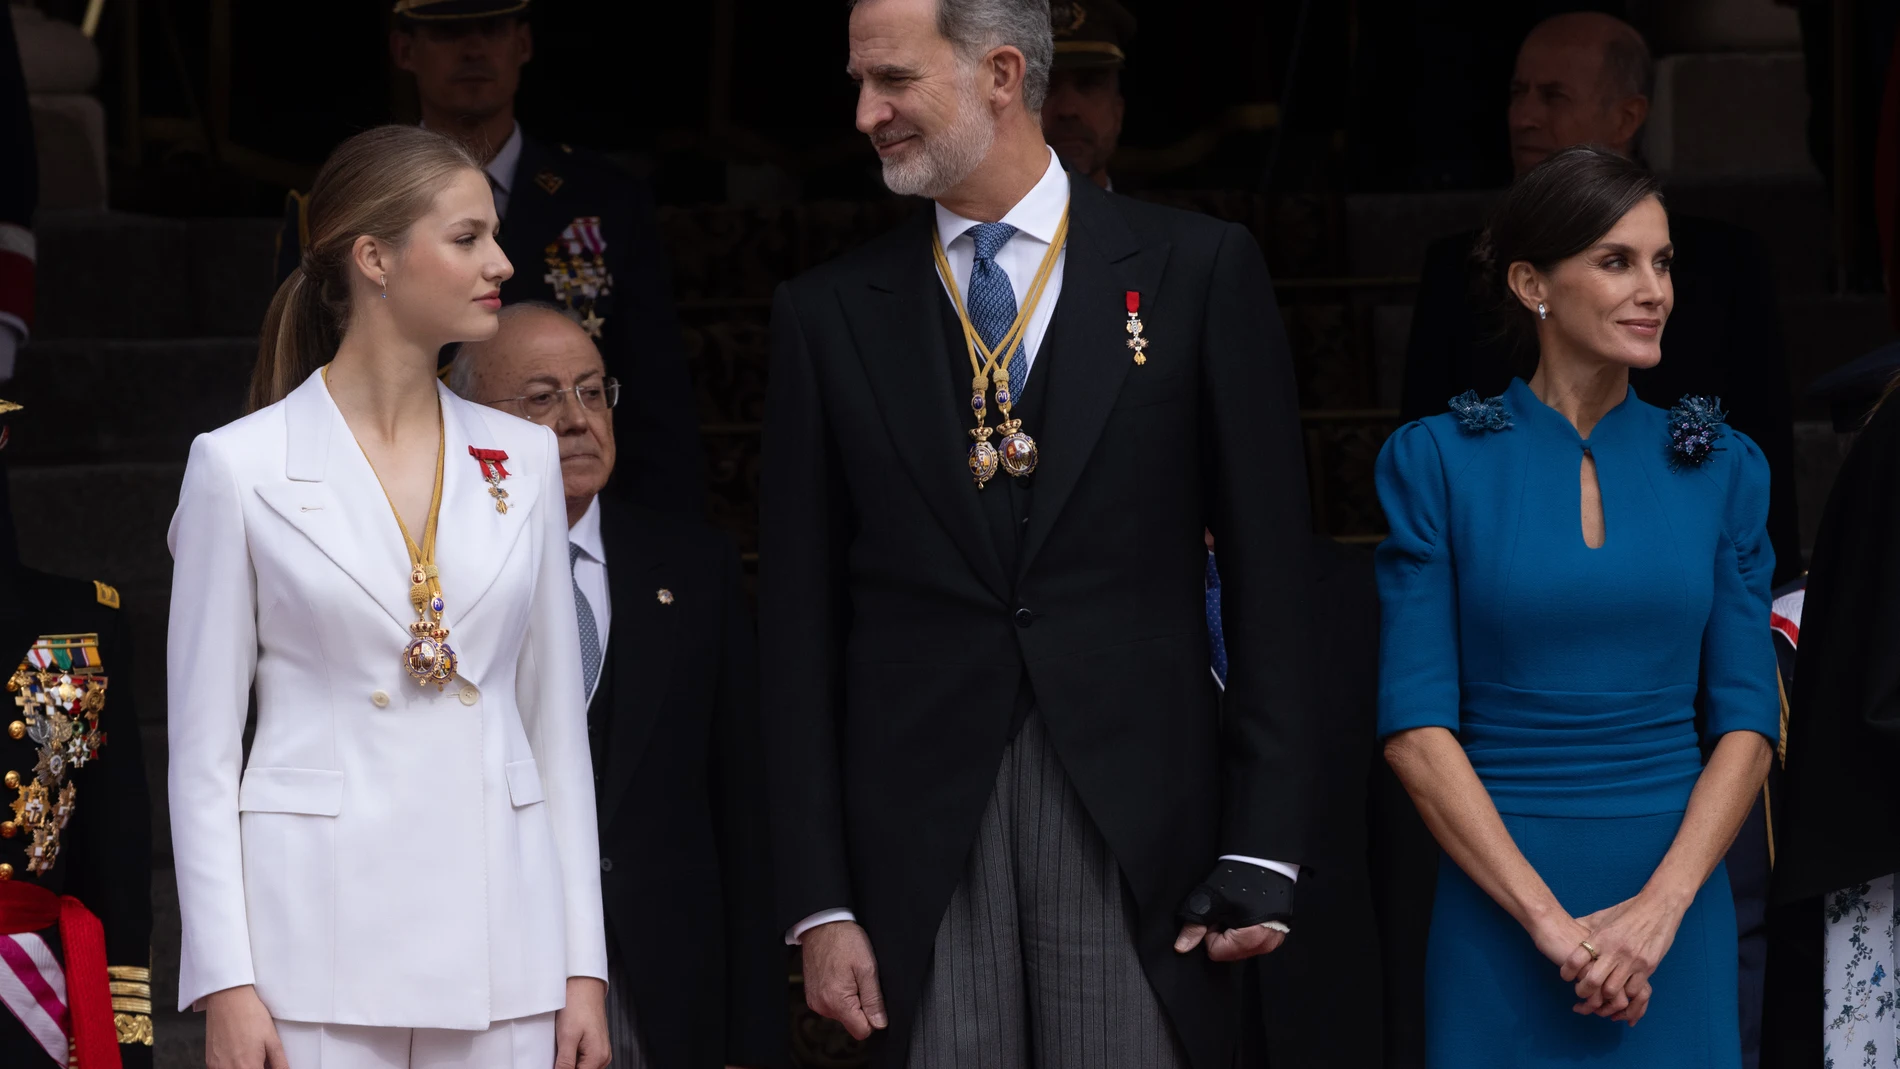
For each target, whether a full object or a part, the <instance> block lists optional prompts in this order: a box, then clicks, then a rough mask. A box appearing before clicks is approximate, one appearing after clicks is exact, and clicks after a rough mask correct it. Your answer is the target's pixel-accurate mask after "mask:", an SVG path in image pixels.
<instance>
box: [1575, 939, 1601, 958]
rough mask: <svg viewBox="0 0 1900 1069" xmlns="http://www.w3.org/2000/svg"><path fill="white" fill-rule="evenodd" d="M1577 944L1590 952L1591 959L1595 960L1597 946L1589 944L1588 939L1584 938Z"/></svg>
mask: <svg viewBox="0 0 1900 1069" xmlns="http://www.w3.org/2000/svg"><path fill="white" fill-rule="evenodd" d="M1577 945H1578V946H1580V947H1582V948H1583V949H1585V950H1587V951H1589V952H1590V960H1591V961H1595V960H1597V948H1596V947H1593V946H1591V945H1590V941H1589V940H1588V939H1585V940H1584V941H1583V942H1581V943H1578V944H1577Z"/></svg>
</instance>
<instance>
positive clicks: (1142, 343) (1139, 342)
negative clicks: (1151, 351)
mask: <svg viewBox="0 0 1900 1069" xmlns="http://www.w3.org/2000/svg"><path fill="white" fill-rule="evenodd" d="M1124 329H1126V330H1127V331H1128V347H1129V348H1130V349H1133V350H1134V351H1135V363H1136V364H1146V363H1147V362H1148V339H1147V338H1144V337H1142V336H1141V332H1142V329H1143V328H1142V325H1141V294H1139V293H1137V292H1135V291H1134V290H1129V291H1128V326H1127V327H1126V328H1124Z"/></svg>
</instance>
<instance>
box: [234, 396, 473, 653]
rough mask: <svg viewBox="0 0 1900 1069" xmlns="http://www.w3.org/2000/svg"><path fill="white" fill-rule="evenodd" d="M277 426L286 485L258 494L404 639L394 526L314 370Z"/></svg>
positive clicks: (405, 586) (399, 547) (403, 562)
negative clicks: (282, 430)
mask: <svg viewBox="0 0 1900 1069" xmlns="http://www.w3.org/2000/svg"><path fill="white" fill-rule="evenodd" d="M284 422H285V426H286V439H287V440H286V442H285V447H286V452H285V464H284V474H285V476H286V480H287V481H285V482H281V483H261V484H259V485H258V487H257V494H258V496H259V497H261V498H263V499H264V502H265V503H266V504H268V505H269V506H270V507H271V509H272V510H273V511H275V512H276V513H277V514H278V515H279V516H282V517H283V518H284V520H285V522H287V523H289V524H290V525H291V526H293V527H295V528H296V529H297V530H299V531H301V532H303V535H304V537H306V538H308V539H310V541H311V542H312V543H314V544H315V545H316V547H317V548H318V549H319V550H321V551H322V552H323V554H324V556H326V557H329V558H330V560H331V561H332V562H334V563H335V564H336V566H337V567H339V568H341V569H343V571H344V572H345V573H346V574H348V575H349V577H350V578H351V579H353V580H355V581H356V584H357V585H358V586H360V587H362V588H363V592H364V593H365V594H367V595H369V597H370V599H371V600H373V601H375V602H376V603H377V604H378V605H381V606H382V607H383V610H384V611H385V612H387V613H388V614H389V618H390V620H392V621H393V622H394V623H395V624H396V627H397V629H398V635H399V637H406V636H407V633H408V628H409V624H410V622H411V621H413V620H414V619H415V611H414V609H412V608H411V607H410V605H409V554H408V550H407V549H406V548H404V546H403V541H402V528H401V527H399V526H397V524H396V516H395V513H393V512H391V511H390V508H389V499H388V498H387V497H385V496H384V495H383V491H382V485H381V484H380V483H378V482H377V481H376V472H375V471H374V470H373V469H372V468H371V467H370V466H369V460H368V459H367V458H365V457H364V456H363V450H362V449H361V448H360V447H358V446H357V444H356V439H355V438H354V437H353V436H352V435H351V434H350V428H349V424H347V423H345V422H344V421H343V414H342V413H341V412H339V411H338V410H337V407H336V404H335V402H333V401H332V400H331V399H330V391H329V390H328V389H326V388H325V387H324V384H323V379H322V372H318V373H317V374H314V375H312V376H310V377H309V378H308V379H306V380H304V384H303V385H302V386H299V387H297V389H296V390H294V391H292V392H291V394H290V396H289V397H287V398H285V399H284ZM444 493H445V494H446V493H447V491H446V488H445V490H444Z"/></svg>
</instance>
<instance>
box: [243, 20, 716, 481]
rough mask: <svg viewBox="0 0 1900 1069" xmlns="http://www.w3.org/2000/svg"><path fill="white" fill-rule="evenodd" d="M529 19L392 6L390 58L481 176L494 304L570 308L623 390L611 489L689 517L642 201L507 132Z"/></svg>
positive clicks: (576, 157)
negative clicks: (487, 202) (496, 278)
mask: <svg viewBox="0 0 1900 1069" xmlns="http://www.w3.org/2000/svg"><path fill="white" fill-rule="evenodd" d="M528 15H529V12H528V3H527V0H397V3H396V7H395V29H394V30H393V31H392V32H391V34H390V55H391V59H392V61H393V62H394V64H395V66H397V67H398V68H400V69H402V70H406V71H409V72H410V73H412V74H414V75H415V79H416V96H417V99H418V101H419V102H420V104H421V106H422V123H423V125H424V126H427V127H428V128H429V129H431V130H440V131H441V132H443V133H445V134H449V135H451V136H453V137H455V138H457V139H458V140H460V141H462V142H464V143H465V144H467V145H468V146H469V148H470V149H471V150H473V151H474V152H475V155H476V156H477V157H478V158H480V159H481V160H483V161H484V162H485V164H486V166H487V170H488V179H489V185H490V186H491V187H493V189H494V191H495V210H496V212H497V214H499V215H500V217H501V231H500V232H499V233H498V234H497V235H496V237H497V238H498V239H499V240H500V242H501V248H502V251H503V252H504V253H506V254H507V256H508V262H509V263H510V264H513V265H514V269H515V273H514V277H512V278H510V279H509V280H508V281H506V282H504V283H502V286H501V299H502V301H503V302H504V303H507V304H514V303H516V302H518V301H529V300H540V301H548V302H550V303H553V304H557V305H561V306H563V307H565V308H568V309H569V310H571V311H572V312H573V313H574V316H575V318H576V319H578V320H580V321H582V322H583V323H584V324H585V325H586V326H587V329H588V333H589V334H591V335H592V336H593V338H594V342H595V344H597V345H598V346H600V352H601V356H602V357H603V358H604V359H605V360H606V361H607V374H608V375H610V376H612V377H613V378H615V379H618V380H619V381H620V382H621V383H623V384H624V385H625V391H624V392H623V393H622V395H621V405H620V407H619V408H617V409H615V410H614V424H615V430H616V431H617V433H618V434H619V435H620V438H621V440H622V441H624V442H626V443H627V447H628V451H629V452H630V453H631V454H632V455H633V456H636V457H638V458H639V463H636V464H628V465H627V466H626V467H625V468H624V469H622V470H621V472H620V473H619V475H618V477H617V478H616V479H615V480H614V485H613V487H612V489H611V491H610V492H612V493H614V494H617V495H619V496H621V497H624V498H625V499H626V500H628V501H632V502H635V503H637V504H641V505H645V506H647V507H649V508H658V509H661V510H664V511H667V512H681V513H685V514H688V515H693V516H698V515H701V514H703V513H704V511H705V507H706V485H705V452H704V450H703V449H702V448H701V446H700V439H699V413H698V410H697V407H696V405H695V402H694V400H693V385H692V381H691V376H690V375H689V373H688V370H687V366H686V353H685V350H684V348H683V346H682V344H681V340H680V333H679V324H678V318H677V316H676V314H675V312H674V308H673V297H672V283H671V281H670V279H669V277H668V271H667V265H666V252H665V249H664V248H663V247H662V246H661V243H660V231H659V223H658V221H657V219H656V217H655V215H654V208H653V193H652V190H651V189H650V188H649V187H648V185H647V184H646V183H645V182H643V181H641V180H640V179H638V178H636V177H634V176H633V175H632V174H629V173H628V172H627V171H626V170H625V169H623V168H621V167H620V166H618V165H616V164H615V163H613V162H612V161H611V160H608V159H607V158H605V157H603V156H600V155H598V154H596V153H593V152H589V151H587V150H586V149H581V148H575V147H573V146H570V145H555V144H550V143H548V142H546V141H542V140H540V139H538V138H536V137H534V136H532V135H531V134H530V133H529V132H528V131H527V130H525V129H524V128H523V127H522V126H521V125H520V124H518V123H517V122H516V121H515V101H514V98H515V89H516V87H517V86H518V85H519V84H520V81H521V69H522V67H523V66H524V65H525V64H526V63H527V62H528V61H529V59H531V58H532V57H533V54H534V37H533V34H532V32H531V30H532V27H531V26H530V25H529V22H528ZM301 206H302V201H301V198H300V197H298V196H297V195H296V194H292V196H291V198H290V200H289V202H288V204H287V205H286V211H285V216H286V217H285V220H284V229H283V231H282V233H281V234H280V235H279V238H278V245H277V250H278V252H277V277H278V278H279V279H282V278H284V277H286V276H287V275H289V274H290V271H291V269H292V268H294V267H295V266H297V258H298V257H299V256H300V255H301V251H302V242H301V241H300V235H301V231H302V225H301V218H300V214H301ZM609 279H610V280H611V281H606V280H609ZM590 287H591V288H592V289H593V290H595V291H602V290H604V292H588V290H589V288H590ZM478 400H485V399H483V398H478Z"/></svg>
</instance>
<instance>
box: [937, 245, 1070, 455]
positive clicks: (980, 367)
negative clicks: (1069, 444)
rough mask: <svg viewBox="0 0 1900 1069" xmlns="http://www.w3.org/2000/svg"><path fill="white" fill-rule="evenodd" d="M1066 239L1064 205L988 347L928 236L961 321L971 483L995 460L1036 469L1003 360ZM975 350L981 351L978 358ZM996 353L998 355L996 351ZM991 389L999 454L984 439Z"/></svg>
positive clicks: (1010, 354)
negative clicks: (972, 420)
mask: <svg viewBox="0 0 1900 1069" xmlns="http://www.w3.org/2000/svg"><path fill="white" fill-rule="evenodd" d="M1068 240H1069V210H1068V209H1067V208H1066V207H1065V208H1064V209H1063V210H1062V222H1061V223H1059V224H1057V226H1056V232H1055V238H1054V240H1052V241H1051V242H1050V243H1049V251H1048V252H1045V253H1043V255H1042V264H1041V266H1039V267H1038V268H1037V269H1036V277H1035V279H1034V281H1032V282H1031V283H1030V284H1029V291H1028V292H1027V293H1026V294H1025V295H1024V297H1023V304H1022V307H1021V308H1020V309H1018V310H1017V312H1016V321H1015V322H1013V323H1011V324H1010V327H1009V330H1008V331H1007V332H1005V333H1004V335H1003V338H1002V340H1001V341H1000V342H998V343H997V346H996V348H995V349H994V350H992V349H991V348H990V347H989V346H988V345H985V344H984V343H983V337H982V335H980V334H978V333H977V330H976V326H975V325H974V324H973V323H971V322H970V313H969V311H968V310H967V309H965V308H964V306H963V294H962V292H961V291H960V290H958V289H957V280H956V276H955V273H954V272H952V271H951V270H950V258H949V257H948V256H947V255H945V254H944V251H943V238H942V237H941V236H940V235H937V234H932V235H931V239H930V241H931V250H930V251H931V253H932V255H933V256H934V257H935V259H936V261H937V274H938V275H939V276H940V277H941V278H942V279H943V284H944V287H945V288H946V289H948V290H949V291H950V303H951V304H953V305H955V306H956V309H957V319H958V320H959V321H960V322H961V323H962V324H963V340H964V344H965V346H966V347H967V348H968V349H969V353H970V371H971V373H972V374H971V379H970V409H971V410H972V411H973V412H975V413H976V429H974V430H972V431H971V432H970V437H971V438H972V439H974V441H973V443H972V444H971V446H970V461H969V462H970V474H971V475H972V476H973V477H975V479H976V488H977V489H978V490H981V489H983V487H984V486H985V485H987V484H988V483H989V481H990V479H991V478H993V477H994V476H995V475H996V469H997V467H998V466H999V465H1000V466H1001V467H1002V468H1003V470H1005V471H1007V472H1009V473H1010V474H1011V475H1028V474H1029V473H1031V472H1033V471H1035V470H1036V462H1037V460H1038V452H1037V448H1036V440H1035V439H1034V438H1031V437H1030V436H1029V435H1027V434H1025V433H1023V430H1022V425H1023V424H1022V420H1019V419H1013V418H1011V416H1010V409H1011V408H1012V407H1014V405H1015V403H1016V398H1014V397H1013V396H1011V395H1010V391H1009V364H1010V361H1011V360H1012V359H1014V358H1015V355H1016V350H1017V349H1018V348H1020V347H1021V344H1022V340H1023V336H1024V335H1025V334H1026V333H1028V330H1029V321H1030V319H1031V318H1032V317H1034V316H1035V314H1036V306H1037V305H1038V304H1040V303H1041V302H1042V293H1043V290H1044V289H1046V288H1048V285H1049V276H1050V275H1052V274H1054V273H1055V269H1056V263H1057V260H1058V259H1059V258H1060V256H1061V255H1062V248H1063V246H1064V245H1066V244H1067V243H1068ZM978 354H981V356H980V357H979V355H978ZM999 354H1000V356H999ZM992 385H994V387H995V390H996V407H997V409H998V410H1000V411H1001V412H1002V414H1003V422H1002V424H1001V425H1000V426H998V427H996V428H995V430H996V431H1001V432H1002V434H1003V449H1002V451H1001V452H1000V453H999V452H998V451H997V449H996V447H995V446H993V445H991V444H990V435H991V434H992V433H994V432H993V431H992V429H991V428H990V426H989V420H988V414H989V413H988V409H989V404H988V401H987V395H988V393H989V391H990V387H991V386H992Z"/></svg>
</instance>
